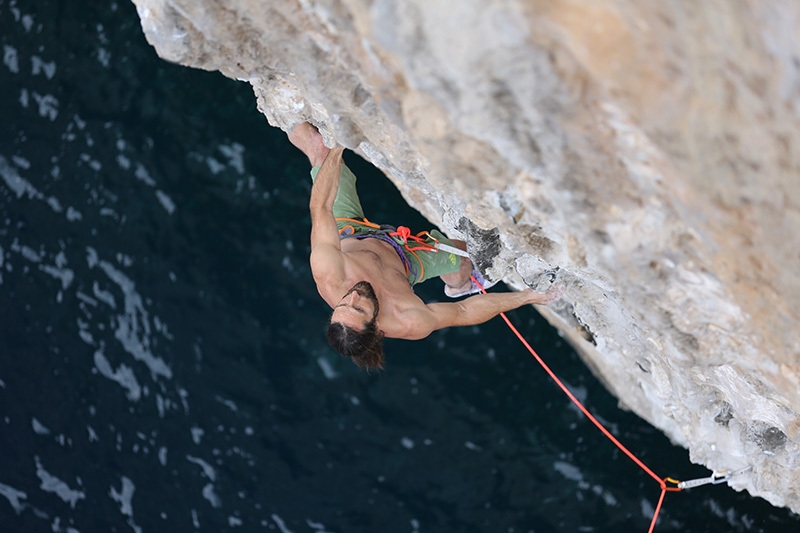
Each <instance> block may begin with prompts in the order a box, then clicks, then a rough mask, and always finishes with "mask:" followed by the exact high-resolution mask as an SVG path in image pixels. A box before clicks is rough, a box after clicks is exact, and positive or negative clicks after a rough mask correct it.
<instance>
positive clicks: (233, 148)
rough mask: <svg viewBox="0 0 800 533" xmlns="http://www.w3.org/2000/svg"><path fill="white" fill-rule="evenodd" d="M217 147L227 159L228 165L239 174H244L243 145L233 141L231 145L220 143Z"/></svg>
mask: <svg viewBox="0 0 800 533" xmlns="http://www.w3.org/2000/svg"><path fill="white" fill-rule="evenodd" d="M217 149H218V150H219V151H220V152H222V154H223V155H224V156H225V157H226V158H227V159H228V165H229V166H232V167H233V168H234V169H236V171H237V172H238V173H239V174H244V146H242V145H241V144H239V143H236V142H235V143H232V144H231V145H225V144H221V145H219V146H218V147H217Z"/></svg>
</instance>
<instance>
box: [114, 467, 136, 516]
mask: <svg viewBox="0 0 800 533" xmlns="http://www.w3.org/2000/svg"><path fill="white" fill-rule="evenodd" d="M135 491H136V485H134V483H133V481H131V480H130V479H129V478H127V477H125V476H122V489H120V491H119V492H118V491H117V489H115V488H114V487H111V489H110V490H109V492H108V495H109V496H111V499H112V500H114V501H115V502H117V503H119V512H121V513H122V514H124V515H125V516H131V517H132V516H133V505H132V504H131V500H132V498H133V493H134V492H135Z"/></svg>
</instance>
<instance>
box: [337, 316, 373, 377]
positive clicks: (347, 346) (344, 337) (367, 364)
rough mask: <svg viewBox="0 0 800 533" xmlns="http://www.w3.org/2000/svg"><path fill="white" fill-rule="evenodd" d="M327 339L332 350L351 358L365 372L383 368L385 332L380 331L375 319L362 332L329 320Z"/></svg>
mask: <svg viewBox="0 0 800 533" xmlns="http://www.w3.org/2000/svg"><path fill="white" fill-rule="evenodd" d="M325 337H326V338H327V339H328V344H330V345H331V348H333V349H334V350H336V351H337V352H339V353H340V354H342V355H344V356H347V357H349V358H350V359H352V360H353V362H354V363H355V364H357V365H358V366H360V367H361V368H363V369H364V370H367V371H370V370H373V369H378V370H380V369H382V368H383V332H381V331H378V329H377V327H376V320H375V319H374V318H373V319H372V320H371V321H370V322H368V323H367V325H366V326H365V327H364V329H363V330H362V331H358V330H355V329H353V328H350V327H347V326H345V325H344V324H342V323H340V322H331V321H330V320H329V321H328V330H327V331H326V332H325Z"/></svg>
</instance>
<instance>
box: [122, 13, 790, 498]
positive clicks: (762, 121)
mask: <svg viewBox="0 0 800 533" xmlns="http://www.w3.org/2000/svg"><path fill="white" fill-rule="evenodd" d="M134 3H135V4H136V5H137V8H138V12H139V16H140V18H141V22H142V26H143V28H144V31H145V34H146V35H147V38H148V40H149V41H150V43H152V44H153V46H155V48H156V50H157V51H158V53H159V54H160V55H161V56H162V57H163V58H165V59H167V60H170V61H174V62H178V63H181V64H184V65H190V66H193V67H198V68H203V69H207V70H219V71H221V72H222V73H223V74H225V75H227V76H230V77H232V78H236V79H240V80H244V81H247V82H249V83H250V84H251V85H252V86H253V89H254V91H255V95H256V97H257V99H258V107H259V109H260V110H261V111H262V112H263V113H264V114H265V115H266V117H267V119H268V120H269V122H270V123H271V124H273V125H274V126H278V127H280V128H282V129H284V130H288V129H291V127H292V126H293V125H294V124H296V123H299V122H301V121H306V120H308V121H311V122H312V123H314V124H316V125H317V126H318V127H319V128H320V130H321V131H322V132H323V135H324V137H325V139H326V142H327V143H328V144H329V145H332V144H333V143H338V144H342V145H345V146H347V147H349V148H352V149H355V150H357V151H358V152H359V153H361V154H362V155H363V156H364V157H366V158H367V159H369V160H370V161H372V162H373V163H374V164H375V165H376V166H378V167H379V168H381V169H382V170H383V171H384V172H385V173H386V175H387V176H388V177H389V178H390V179H392V181H393V182H394V183H395V184H396V185H397V187H398V188H399V189H400V190H401V192H402V193H403V195H404V196H405V198H406V199H407V200H408V201H409V203H410V204H411V205H413V206H415V207H416V208H418V209H419V210H420V211H422V213H423V214H424V215H426V216H427V217H428V218H429V219H430V220H431V221H432V222H433V223H435V224H437V225H439V226H440V227H441V228H442V229H443V230H445V231H446V232H448V233H449V234H450V235H451V236H454V237H460V238H465V239H466V240H468V241H471V242H472V244H473V245H475V246H477V247H479V248H480V243H481V242H485V239H482V238H481V236H482V235H485V232H487V231H493V230H495V228H496V229H497V234H498V235H499V242H500V245H501V246H499V248H498V249H497V251H496V253H497V255H496V256H494V257H491V256H492V255H494V252H492V253H491V254H489V253H488V251H486V250H485V249H482V250H483V252H484V256H485V257H486V259H485V262H484V266H485V268H486V270H487V275H488V276H489V277H492V278H503V279H505V280H506V281H507V282H508V283H510V284H511V285H513V286H515V287H517V288H522V287H524V286H525V285H526V284H527V285H529V286H533V287H542V286H543V284H545V283H547V280H549V278H550V276H551V274H552V272H553V271H555V270H556V269H557V275H558V277H559V278H560V279H561V280H562V281H563V282H564V283H565V284H566V287H567V291H566V296H565V298H564V300H563V302H562V303H561V304H560V305H558V306H556V307H555V308H553V309H544V310H543V313H544V314H545V316H546V317H547V318H548V320H550V321H551V322H552V323H553V324H555V325H556V326H557V327H559V328H560V329H561V330H563V331H564V332H565V333H566V334H567V336H568V337H569V338H570V339H571V341H572V343H573V344H574V345H575V346H576V347H577V348H578V350H579V351H580V352H581V354H582V355H583V357H584V360H585V361H586V362H587V363H588V364H589V366H590V367H591V368H592V369H593V371H594V372H595V373H596V374H597V375H598V376H599V377H600V378H601V379H602V380H603V381H604V382H605V383H606V385H607V386H608V388H609V389H610V390H611V391H612V392H613V393H614V394H615V395H617V397H618V398H619V399H620V401H621V402H622V404H624V406H626V407H627V408H630V409H631V410H633V411H635V412H636V413H637V414H639V415H640V416H642V417H643V418H645V419H646V420H648V421H649V422H650V423H652V424H653V425H655V426H657V427H659V428H660V429H661V430H663V431H664V432H665V433H666V434H667V435H668V436H669V437H670V438H671V439H672V440H673V441H674V442H676V443H679V444H681V445H683V446H686V447H688V448H689V450H690V451H691V457H692V460H693V461H696V462H698V463H702V464H705V465H707V466H708V467H709V468H710V469H713V470H722V469H731V470H736V469H740V468H743V467H747V466H750V467H752V469H751V470H750V471H749V472H747V473H746V474H743V475H741V476H737V477H736V478H734V479H733V481H732V482H731V485H732V486H733V487H734V488H735V489H737V490H741V489H747V490H748V491H750V492H751V493H752V494H755V495H758V496H762V497H764V498H766V499H767V500H769V501H770V502H771V503H772V504H774V505H778V506H787V507H789V508H791V509H792V510H793V511H795V512H800V493H799V492H798V491H799V490H800V489H798V487H800V469H798V466H800V416H798V411H799V410H800V334H798V332H797V329H796V324H797V322H798V317H800V276H798V274H797V273H798V271H800V232H798V228H800V59H798V58H800V4H798V3H797V2H795V1H794V0H783V1H781V0H776V1H773V2H749V3H745V2H670V3H666V2H649V3H641V2H626V1H623V2H619V1H611V0H606V1H603V0H598V1H596V2H590V3H588V2H587V3H584V2H577V1H575V0H464V1H458V2H452V1H447V0H408V1H406V2H393V1H388V0H327V1H319V2H310V1H308V0H284V1H277V2H263V1H260V0H231V1H228V2H224V3H223V2H212V1H210V0H134Z"/></svg>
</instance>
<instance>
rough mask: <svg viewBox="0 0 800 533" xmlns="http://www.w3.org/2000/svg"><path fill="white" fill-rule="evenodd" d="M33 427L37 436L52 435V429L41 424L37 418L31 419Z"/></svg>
mask: <svg viewBox="0 0 800 533" xmlns="http://www.w3.org/2000/svg"><path fill="white" fill-rule="evenodd" d="M31 427H33V432H34V433H36V434H37V435H49V434H50V429H49V428H48V427H47V426H45V425H44V424H42V423H41V422H39V420H38V419H37V418H36V417H35V416H34V417H33V418H32V419H31Z"/></svg>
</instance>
